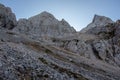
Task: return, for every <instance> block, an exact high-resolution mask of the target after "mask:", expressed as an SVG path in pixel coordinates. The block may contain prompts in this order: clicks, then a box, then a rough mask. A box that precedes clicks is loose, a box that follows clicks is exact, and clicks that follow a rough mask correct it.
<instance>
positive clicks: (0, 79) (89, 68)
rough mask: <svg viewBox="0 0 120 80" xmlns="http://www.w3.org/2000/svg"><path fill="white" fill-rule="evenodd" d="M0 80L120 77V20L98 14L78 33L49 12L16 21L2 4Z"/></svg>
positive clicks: (102, 79) (116, 79)
mask: <svg viewBox="0 0 120 80" xmlns="http://www.w3.org/2000/svg"><path fill="white" fill-rule="evenodd" d="M0 80H120V20H118V21H116V22H114V21H112V20H111V19H110V18H107V17H104V16H98V15H95V16H94V19H93V21H92V23H90V24H89V25H88V26H87V27H86V28H84V29H83V30H82V31H80V32H77V31H76V30H75V29H74V28H73V27H71V26H70V25H69V23H67V22H66V21H65V20H64V19H62V20H61V21H59V20H57V19H56V18H55V17H54V16H53V15H52V14H50V13H48V12H42V13H41V14H38V15H36V16H33V17H31V18H29V19H19V20H18V21H17V20H16V17H15V15H14V13H13V12H12V11H11V9H10V8H8V7H5V6H4V5H2V4H0Z"/></svg>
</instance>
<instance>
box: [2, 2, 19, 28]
mask: <svg viewBox="0 0 120 80" xmlns="http://www.w3.org/2000/svg"><path fill="white" fill-rule="evenodd" d="M16 23H17V21H16V17H15V15H14V13H12V11H11V9H10V8H9V7H5V6H4V5H2V4H0V28H6V29H12V28H14V27H15V26H16Z"/></svg>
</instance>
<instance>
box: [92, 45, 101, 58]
mask: <svg viewBox="0 0 120 80" xmlns="http://www.w3.org/2000/svg"><path fill="white" fill-rule="evenodd" d="M91 46H92V50H93V52H94V55H95V56H96V57H97V58H98V59H100V60H102V58H101V57H100V56H99V52H98V51H97V50H96V49H95V48H94V46H93V44H91Z"/></svg>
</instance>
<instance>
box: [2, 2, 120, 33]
mask: <svg viewBox="0 0 120 80" xmlns="http://www.w3.org/2000/svg"><path fill="white" fill-rule="evenodd" d="M0 3H2V4H4V5H5V6H8V7H11V8H12V11H13V12H14V13H15V14H16V17H17V19H19V18H29V17H31V16H34V15H36V14H39V13H41V12H43V11H47V12H50V13H52V14H53V15H54V16H55V17H56V18H57V19H58V20H61V19H62V18H64V19H65V20H66V21H68V23H69V24H70V25H71V26H73V27H74V28H75V29H76V30H77V31H79V30H81V29H82V28H84V27H86V26H87V25H88V24H89V23H90V22H91V21H92V19H93V16H94V15H95V14H98V15H103V16H107V17H110V18H111V19H112V20H114V21H115V20H117V19H120V0H0Z"/></svg>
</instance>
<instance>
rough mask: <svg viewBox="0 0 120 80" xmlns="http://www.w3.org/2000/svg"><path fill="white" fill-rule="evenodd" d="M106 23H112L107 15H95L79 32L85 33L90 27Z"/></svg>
mask: <svg viewBox="0 0 120 80" xmlns="http://www.w3.org/2000/svg"><path fill="white" fill-rule="evenodd" d="M108 23H113V21H112V20H111V19H110V18H108V17H105V16H99V15H95V16H94V18H93V21H92V22H91V23H90V24H88V26H87V27H86V28H83V29H82V30H81V31H80V32H81V33H85V32H88V30H89V29H91V28H94V27H101V26H105V25H107V24H108Z"/></svg>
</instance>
